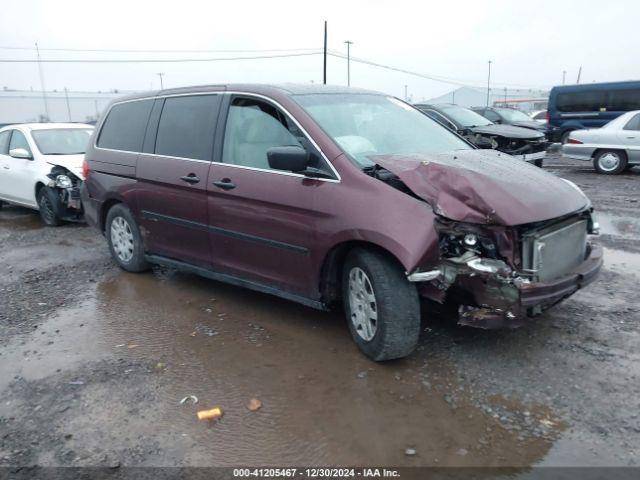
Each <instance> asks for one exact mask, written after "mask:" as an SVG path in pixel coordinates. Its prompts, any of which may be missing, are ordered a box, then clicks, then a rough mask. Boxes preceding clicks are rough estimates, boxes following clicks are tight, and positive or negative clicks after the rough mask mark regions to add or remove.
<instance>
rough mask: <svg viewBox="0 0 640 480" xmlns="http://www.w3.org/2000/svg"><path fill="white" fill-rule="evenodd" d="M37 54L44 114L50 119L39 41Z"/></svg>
mask: <svg viewBox="0 0 640 480" xmlns="http://www.w3.org/2000/svg"><path fill="white" fill-rule="evenodd" d="M36 55H37V57H38V72H39V73H40V87H41V88H42V101H43V102H44V114H45V116H46V117H47V122H48V121H49V105H48V104H47V91H46V88H45V85H44V72H43V71H42V64H41V63H40V49H39V48H38V42H36Z"/></svg>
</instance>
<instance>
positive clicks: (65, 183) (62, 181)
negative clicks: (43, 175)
mask: <svg viewBox="0 0 640 480" xmlns="http://www.w3.org/2000/svg"><path fill="white" fill-rule="evenodd" d="M56 187H58V188H71V187H73V182H72V181H71V179H70V178H69V177H68V176H67V175H58V176H57V177H56Z"/></svg>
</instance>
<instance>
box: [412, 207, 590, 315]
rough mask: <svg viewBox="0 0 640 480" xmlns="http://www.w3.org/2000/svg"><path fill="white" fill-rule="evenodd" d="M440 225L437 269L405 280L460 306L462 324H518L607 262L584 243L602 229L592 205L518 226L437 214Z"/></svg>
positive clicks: (432, 296) (582, 283)
mask: <svg viewBox="0 0 640 480" xmlns="http://www.w3.org/2000/svg"><path fill="white" fill-rule="evenodd" d="M435 228H436V230H437V232H438V236H439V249H440V260H439V264H438V266H437V268H436V269H431V270H429V275H425V273H427V272H414V273H412V274H410V275H408V279H409V280H410V281H415V282H420V283H419V286H418V288H419V292H420V293H421V295H422V296H424V297H427V298H430V299H431V300H435V301H438V302H440V303H444V302H445V301H446V302H450V303H453V304H455V305H458V315H459V317H458V323H459V324H461V325H468V326H474V327H480V328H499V327H517V326H520V325H522V324H523V323H525V321H526V318H527V317H533V316H535V315H538V314H540V313H541V312H542V311H543V310H545V309H547V308H549V307H551V306H552V305H554V304H556V303H558V302H559V301H561V300H563V299H564V298H566V297H568V296H570V295H571V294H573V293H574V292H575V291H576V290H578V289H579V288H582V287H583V286H585V285H587V284H588V283H590V282H591V281H592V280H594V279H595V276H596V275H597V273H598V271H599V269H600V267H601V266H602V249H601V248H599V247H596V246H594V245H591V244H590V243H589V242H588V241H587V234H588V233H596V229H597V227H596V225H595V223H594V221H593V220H592V218H591V212H590V210H585V211H584V212H582V213H580V214H577V215H572V216H570V217H568V218H565V219H555V220H553V221H550V222H541V223H540V224H535V225H527V226H521V227H518V228H505V227H498V226H478V225H474V224H465V223H460V222H455V221H451V220H447V219H445V218H437V219H436V221H435ZM426 277H429V279H428V281H425V280H426Z"/></svg>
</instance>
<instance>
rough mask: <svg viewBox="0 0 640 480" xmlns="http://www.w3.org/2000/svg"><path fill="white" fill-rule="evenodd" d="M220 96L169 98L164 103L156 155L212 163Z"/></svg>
mask: <svg viewBox="0 0 640 480" xmlns="http://www.w3.org/2000/svg"><path fill="white" fill-rule="evenodd" d="M219 106H220V97H219V96H218V95H193V96H185V97H170V98H167V99H166V100H165V102H164V107H163V108H162V114H161V115H160V123H159V124H158V135H157V137H156V148H155V153H156V154H157V155H166V156H170V157H182V158H193V159H196V160H211V152H212V150H213V130H214V128H213V125H214V122H215V118H216V117H217V113H218V110H219Z"/></svg>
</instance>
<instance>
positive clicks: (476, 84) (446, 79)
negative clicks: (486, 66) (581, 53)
mask: <svg viewBox="0 0 640 480" xmlns="http://www.w3.org/2000/svg"><path fill="white" fill-rule="evenodd" d="M328 55H331V56H332V57H338V58H342V59H344V60H346V59H347V56H346V55H343V54H342V53H340V52H336V51H331V52H329V53H328ZM350 60H351V61H352V62H357V63H362V64H364V65H369V66H372V67H378V68H384V69H385V70H391V71H394V72H399V73H405V74H407V75H412V76H415V77H420V78H426V79H427V80H433V81H435V82H441V83H448V84H451V85H458V86H460V87H479V86H481V85H482V82H481V81H475V80H462V79H456V78H450V77H442V76H439V75H432V74H426V73H420V72H416V71H413V70H407V69H404V68H399V67H394V66H391V65H385V64H382V63H378V62H373V61H371V60H366V59H364V58H359V57H353V56H351V57H350ZM494 85H500V86H507V87H520V88H524V89H536V90H543V89H544V88H543V87H532V86H525V85H516V84H509V83H494Z"/></svg>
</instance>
